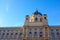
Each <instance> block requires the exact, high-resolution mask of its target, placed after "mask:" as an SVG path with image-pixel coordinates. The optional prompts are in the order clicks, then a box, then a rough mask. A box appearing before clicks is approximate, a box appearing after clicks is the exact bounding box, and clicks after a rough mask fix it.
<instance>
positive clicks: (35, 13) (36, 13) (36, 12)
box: [34, 10, 42, 16]
mask: <svg viewBox="0 0 60 40" xmlns="http://www.w3.org/2000/svg"><path fill="white" fill-rule="evenodd" d="M38 14H39V15H41V16H42V14H41V13H40V12H38V10H36V11H35V12H34V15H38Z"/></svg>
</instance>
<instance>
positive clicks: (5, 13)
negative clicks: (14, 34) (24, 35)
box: [0, 0, 60, 27]
mask: <svg viewBox="0 0 60 40" xmlns="http://www.w3.org/2000/svg"><path fill="white" fill-rule="evenodd" d="M36 9H38V11H39V12H41V13H42V14H44V13H45V14H47V15H48V23H49V25H60V0H0V27H11V26H23V24H24V18H25V15H30V16H31V15H32V13H33V12H35V11H36Z"/></svg>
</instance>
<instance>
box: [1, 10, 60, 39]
mask: <svg viewBox="0 0 60 40" xmlns="http://www.w3.org/2000/svg"><path fill="white" fill-rule="evenodd" d="M0 40H60V26H50V25H48V19H47V14H41V13H40V12H38V10H37V11H35V12H34V13H33V14H32V16H31V17H29V15H26V17H25V22H24V25H23V26H22V27H4V28H3V27H2V28H0Z"/></svg>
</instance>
